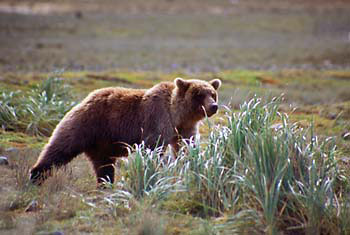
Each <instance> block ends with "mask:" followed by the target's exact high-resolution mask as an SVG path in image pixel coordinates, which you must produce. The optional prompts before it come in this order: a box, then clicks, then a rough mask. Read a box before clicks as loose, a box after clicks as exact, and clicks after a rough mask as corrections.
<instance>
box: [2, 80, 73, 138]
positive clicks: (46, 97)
mask: <svg viewBox="0 0 350 235" xmlns="http://www.w3.org/2000/svg"><path fill="white" fill-rule="evenodd" d="M75 104H76V103H75V102H74V101H73V98H72V94H71V92H70V89H69V87H68V86H67V85H65V84H64V83H63V81H62V79H60V78H57V77H51V78H48V79H47V80H45V81H43V82H42V83H40V84H37V85H35V86H34V87H33V88H32V89H31V90H29V91H27V92H24V91H20V90H19V91H6V90H3V91H0V127H1V128H2V129H5V130H12V131H20V132H25V133H28V134H31V135H43V136H49V135H50V134H51V132H52V130H53V129H54V128H55V126H56V125H57V123H58V122H59V121H60V120H61V119H62V117H63V116H64V114H65V113H66V112H68V111H69V110H70V109H71V108H72V107H73V106H74V105H75Z"/></svg>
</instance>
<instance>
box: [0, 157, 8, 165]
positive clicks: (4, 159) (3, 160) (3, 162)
mask: <svg viewBox="0 0 350 235" xmlns="http://www.w3.org/2000/svg"><path fill="white" fill-rule="evenodd" d="M8 164H9V161H8V160H7V157H5V156H0V165H8Z"/></svg>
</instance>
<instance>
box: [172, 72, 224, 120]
mask: <svg viewBox="0 0 350 235" xmlns="http://www.w3.org/2000/svg"><path fill="white" fill-rule="evenodd" d="M174 83H175V86H176V88H175V92H176V96H177V98H178V99H177V100H178V101H180V103H181V105H182V106H183V108H184V109H186V110H187V111H189V112H190V113H191V114H190V115H191V117H192V118H194V119H196V120H200V119H203V118H204V117H205V116H208V117H210V116H212V115H213V114H215V113H216V112H217V110H218V103H217V100H218V95H217V89H219V87H220V86H221V81H220V80H219V79H214V80H211V81H209V82H206V81H203V80H195V79H193V80H184V79H182V78H176V79H175V80H174Z"/></svg>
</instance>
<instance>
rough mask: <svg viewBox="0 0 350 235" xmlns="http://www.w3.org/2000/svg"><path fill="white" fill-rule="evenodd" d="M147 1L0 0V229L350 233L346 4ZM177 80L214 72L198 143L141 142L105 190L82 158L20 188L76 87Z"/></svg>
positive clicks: (82, 92) (77, 96)
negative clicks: (163, 150) (214, 98)
mask: <svg viewBox="0 0 350 235" xmlns="http://www.w3.org/2000/svg"><path fill="white" fill-rule="evenodd" d="M145 2H146V1H138V0H137V1H133V2H132V3H130V1H118V4H116V2H115V1H103V4H101V3H99V4H97V3H96V2H94V1H83V3H81V2H75V3H73V2H72V1H50V2H49V4H47V2H45V1H15V2H12V3H9V2H6V1H3V2H1V3H0V12H1V13H0V54H1V58H0V73H1V74H0V103H1V110H0V122H1V123H0V124H1V130H0V155H4V156H6V157H8V160H9V165H0V174H1V178H0V233H1V234H33V233H38V234H50V233H53V232H62V233H64V234H76V233H83V234H84V233H96V234H101V233H102V234H105V233H106V234H235V233H237V234H242V233H246V234H253V233H254V234H261V233H268V234H276V233H280V234H311V233H314V234H350V223H349V222H348V218H349V215H350V211H349V204H350V202H349V199H348V198H349V195H350V182H349V179H350V173H349V172H350V171H349V164H350V134H349V133H350V92H349V88H350V70H349V64H350V57H349V54H350V41H349V31H350V29H349V28H348V27H349V23H348V22H350V14H349V12H350V4H348V3H347V2H346V1H340V0H339V1H338V0H337V1H332V3H328V2H327V1H322V0H318V1H297V2H296V1H272V0H269V1H264V2H262V1H253V0H252V1H244V2H243V1H218V0H214V1H209V0H208V1H206V0H203V1H191V3H188V2H187V1H185V0H172V1H171V0H170V1H160V0H151V1H147V3H145ZM178 76H181V77H184V78H201V79H206V80H209V79H213V78H220V79H221V80H222V81H223V87H222V89H221V90H220V92H219V97H220V98H219V99H220V104H221V109H220V113H219V114H218V115H216V116H215V117H213V118H212V119H211V121H210V122H209V123H208V122H206V121H205V122H203V124H202V125H201V134H202V136H203V138H202V141H203V143H202V145H201V148H200V149H196V148H195V147H194V146H187V150H186V151H185V152H184V153H182V155H181V156H180V158H179V160H178V161H177V162H176V163H171V162H170V163H164V161H161V160H159V159H158V155H157V153H153V155H150V154H147V153H145V152H144V151H143V149H142V147H141V149H139V150H136V151H135V153H134V154H133V155H132V157H131V158H130V159H131V160H130V161H129V162H126V161H124V160H120V161H119V162H118V164H117V166H116V167H117V168H118V170H117V183H116V185H114V186H110V188H108V189H105V190H97V189H96V185H95V179H94V174H93V171H92V170H91V168H90V166H89V163H88V162H87V161H86V159H85V158H84V156H83V155H81V156H78V157H77V158H76V159H75V160H74V161H73V162H72V163H71V164H69V165H68V167H67V168H66V169H64V170H58V171H57V172H55V174H54V177H52V178H50V179H49V180H48V181H47V182H46V183H45V184H44V185H43V186H42V187H35V186H32V185H30V184H28V170H29V168H30V166H31V165H32V164H33V163H34V162H35V160H36V158H37V156H38V154H39V152H40V150H41V148H42V147H43V146H44V144H45V143H46V142H47V140H48V136H49V135H50V133H51V131H52V129H53V128H54V126H55V125H56V124H57V122H58V121H59V120H60V118H62V115H63V114H64V113H65V112H66V111H67V110H68V109H69V108H70V107H71V106H72V105H74V104H75V103H76V102H79V101H80V100H81V99H82V98H83V97H85V96H86V95H87V93H89V92H90V91H92V90H94V89H96V88H101V87H106V86H124V87H136V88H148V87H151V86H152V85H153V84H156V83H158V82H161V81H169V80H173V79H174V78H175V77H178ZM48 78H51V79H49V80H47V79H48ZM55 78H60V79H55ZM281 94H284V95H283V101H280V100H278V102H277V101H276V102H275V101H273V99H272V97H280V96H281ZM254 97H258V98H254ZM259 98H262V101H260V100H259ZM249 101H250V103H248V102H249ZM249 104H250V105H249ZM226 107H228V108H229V110H228V111H227V108H226ZM232 112H233V113H232ZM225 113H226V114H225ZM281 113H286V114H287V115H288V118H286V116H285V115H280V114H281ZM235 115H236V116H235ZM286 123H287V124H286ZM271 127H273V128H271ZM282 127H286V128H282ZM302 129H303V130H302ZM305 130H308V131H305ZM315 136H317V138H315ZM260 137H261V138H260ZM329 137H334V138H331V139H330V138H329ZM259 143H261V144H259ZM334 145H336V146H337V149H336V151H335V150H334V149H333V147H332V146H334ZM213 146H214V147H213ZM149 157H153V158H149ZM322 157H324V158H322ZM221 158H222V160H218V159H221ZM137 169H138V170H137ZM155 179H157V180H155ZM262 179H264V180H265V181H264V180H262ZM271 185H272V186H271ZM31 205H32V206H31Z"/></svg>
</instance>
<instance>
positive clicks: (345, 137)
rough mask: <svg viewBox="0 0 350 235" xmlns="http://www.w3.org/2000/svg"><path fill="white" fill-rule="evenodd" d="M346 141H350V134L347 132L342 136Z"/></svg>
mask: <svg viewBox="0 0 350 235" xmlns="http://www.w3.org/2000/svg"><path fill="white" fill-rule="evenodd" d="M342 137H343V139H344V140H350V132H345V133H343V134H342Z"/></svg>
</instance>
